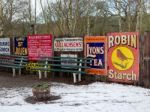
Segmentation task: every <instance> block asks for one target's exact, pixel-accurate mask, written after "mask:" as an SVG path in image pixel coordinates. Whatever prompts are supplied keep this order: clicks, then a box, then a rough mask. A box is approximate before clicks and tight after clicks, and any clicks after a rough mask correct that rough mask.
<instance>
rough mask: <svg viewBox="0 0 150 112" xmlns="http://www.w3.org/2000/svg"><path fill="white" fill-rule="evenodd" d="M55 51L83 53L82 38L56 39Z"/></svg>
mask: <svg viewBox="0 0 150 112" xmlns="http://www.w3.org/2000/svg"><path fill="white" fill-rule="evenodd" d="M54 51H75V52H78V51H83V38H82V37H75V38H74V37H70V38H69V37H63V38H55V39H54Z"/></svg>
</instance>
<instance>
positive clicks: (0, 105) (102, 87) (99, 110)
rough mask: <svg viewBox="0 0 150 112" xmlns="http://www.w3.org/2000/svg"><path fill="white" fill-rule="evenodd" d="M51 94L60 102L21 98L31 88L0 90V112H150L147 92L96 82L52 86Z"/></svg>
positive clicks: (26, 94)
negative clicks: (28, 100)
mask: <svg viewBox="0 0 150 112" xmlns="http://www.w3.org/2000/svg"><path fill="white" fill-rule="evenodd" d="M51 91H52V94H53V95H60V96H61V99H58V100H55V101H50V102H49V104H44V103H37V104H30V103H27V102H25V101H24V99H25V98H27V97H28V96H32V91H31V88H1V89H0V112H150V89H144V88H140V87H134V86H128V85H119V84H106V83H100V82H97V83H93V84H90V85H82V86H81V85H80V86H76V85H67V84H62V83H53V86H52V87H51Z"/></svg>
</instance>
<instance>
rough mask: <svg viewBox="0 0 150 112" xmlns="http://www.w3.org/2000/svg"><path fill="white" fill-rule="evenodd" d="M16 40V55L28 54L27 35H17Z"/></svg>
mask: <svg viewBox="0 0 150 112" xmlns="http://www.w3.org/2000/svg"><path fill="white" fill-rule="evenodd" d="M14 42H15V55H21V56H25V55H27V54H28V51H27V37H16V38H14Z"/></svg>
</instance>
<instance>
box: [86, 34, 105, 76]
mask: <svg viewBox="0 0 150 112" xmlns="http://www.w3.org/2000/svg"><path fill="white" fill-rule="evenodd" d="M84 55H85V57H86V58H92V61H91V64H90V65H88V66H89V67H91V68H89V69H86V71H87V73H88V74H93V75H107V61H106V60H107V37H105V36H85V38H84Z"/></svg>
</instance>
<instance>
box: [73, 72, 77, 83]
mask: <svg viewBox="0 0 150 112" xmlns="http://www.w3.org/2000/svg"><path fill="white" fill-rule="evenodd" d="M76 75H77V74H76V73H73V82H74V83H76V82H77V79H76Z"/></svg>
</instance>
